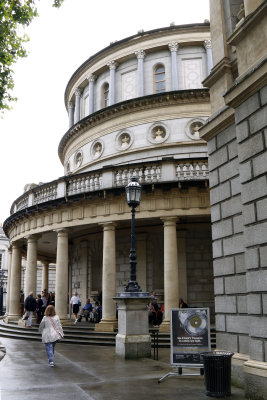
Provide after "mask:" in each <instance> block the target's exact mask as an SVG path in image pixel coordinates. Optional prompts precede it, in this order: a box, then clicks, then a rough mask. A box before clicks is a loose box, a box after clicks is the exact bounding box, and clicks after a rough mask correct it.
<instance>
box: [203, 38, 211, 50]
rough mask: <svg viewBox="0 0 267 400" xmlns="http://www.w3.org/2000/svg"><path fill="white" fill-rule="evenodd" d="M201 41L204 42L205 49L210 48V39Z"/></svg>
mask: <svg viewBox="0 0 267 400" xmlns="http://www.w3.org/2000/svg"><path fill="white" fill-rule="evenodd" d="M203 43H204V47H205V49H211V40H210V39H207V40H204V42H203Z"/></svg>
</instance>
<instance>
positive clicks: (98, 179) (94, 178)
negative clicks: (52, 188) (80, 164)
mask: <svg viewBox="0 0 267 400" xmlns="http://www.w3.org/2000/svg"><path fill="white" fill-rule="evenodd" d="M102 188H103V185H102V174H93V173H90V174H88V175H86V176H82V177H81V176H79V177H73V178H70V179H69V180H68V188H67V195H68V196H73V195H75V194H79V193H86V192H93V191H95V190H100V189H102Z"/></svg>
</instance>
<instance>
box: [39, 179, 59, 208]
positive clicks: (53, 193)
mask: <svg viewBox="0 0 267 400" xmlns="http://www.w3.org/2000/svg"><path fill="white" fill-rule="evenodd" d="M56 198H57V183H55V184H52V185H47V186H45V187H43V186H42V187H41V188H40V189H39V190H36V191H34V193H33V204H34V205H36V204H40V203H45V202H46V201H50V200H55V199H56Z"/></svg>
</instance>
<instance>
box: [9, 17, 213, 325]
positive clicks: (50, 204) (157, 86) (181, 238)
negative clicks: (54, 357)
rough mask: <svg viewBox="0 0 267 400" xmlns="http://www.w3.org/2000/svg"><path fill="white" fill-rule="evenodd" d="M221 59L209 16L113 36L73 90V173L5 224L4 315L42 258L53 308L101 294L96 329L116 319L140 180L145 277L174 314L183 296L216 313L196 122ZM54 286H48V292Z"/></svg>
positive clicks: (206, 107) (66, 139) (67, 157)
mask: <svg viewBox="0 0 267 400" xmlns="http://www.w3.org/2000/svg"><path fill="white" fill-rule="evenodd" d="M211 67H212V61H211V46H210V34H209V24H208V23H203V24H192V25H183V26H170V27H168V28H162V29H158V30H153V31H149V32H143V31H140V32H138V34H137V35H134V36H132V37H129V38H126V39H123V40H121V41H118V42H114V43H112V44H110V46H108V47H107V48H105V49H103V50H101V51H99V52H98V53H97V54H95V55H93V56H92V57H90V58H89V59H88V60H87V61H85V62H84V63H83V64H82V65H81V66H80V67H79V68H78V69H77V71H75V73H74V74H73V75H72V77H71V79H70V81H69V82H68V84H67V88H66V91H65V104H66V108H67V111H68V116H69V129H68V131H67V132H66V133H65V134H64V136H63V137H62V139H61V141H60V143H59V148H58V154H59V158H60V160H61V162H62V164H63V166H64V176H63V177H62V178H59V179H57V180H55V181H53V182H49V183H46V184H43V185H39V186H36V187H31V188H27V189H29V190H27V191H26V192H25V193H23V194H22V196H20V197H19V198H18V199H16V200H15V201H14V203H13V204H12V207H11V215H10V217H9V218H8V219H7V220H6V221H5V224H4V229H5V232H6V234H7V235H8V237H9V238H10V241H11V249H10V250H11V257H10V265H9V272H8V273H9V281H8V295H7V314H6V320H8V321H9V320H15V319H18V318H19V293H20V289H21V287H20V282H21V257H22V256H25V257H26V259H27V262H26V273H25V288H24V289H25V290H24V291H25V293H28V292H29V291H31V290H32V291H33V292H36V266H37V261H38V260H39V261H42V263H43V284H44V285H45V284H46V282H48V265H49V263H56V282H55V291H56V308H57V312H58V314H59V315H60V318H61V320H62V321H63V322H64V321H67V320H68V307H67V305H68V303H69V297H70V296H71V294H72V292H73V291H74V290H75V291H76V290H77V291H78V293H79V294H80V296H81V299H82V302H83V303H84V302H85V299H86V298H87V297H93V296H94V295H95V294H96V293H97V292H100V291H102V306H103V317H102V321H101V322H100V324H98V326H97V329H98V330H103V331H108V330H113V329H114V327H115V326H116V306H115V304H114V302H113V300H112V298H113V297H114V296H115V294H116V292H119V291H123V290H124V288H125V286H126V284H127V282H128V279H129V275H130V272H129V258H128V257H129V248H130V219H131V216H130V209H129V207H128V206H127V203H126V199H125V191H124V187H125V186H126V185H127V183H128V182H129V179H130V177H131V176H132V175H133V174H135V175H136V176H137V178H138V180H139V182H140V183H141V185H142V188H143V192H142V201H141V204H140V206H139V207H138V208H137V212H136V248H137V262H138V263H137V281H138V283H139V285H140V286H141V288H142V289H143V291H152V290H155V291H156V292H157V294H158V296H159V300H160V302H161V303H163V302H164V303H165V310H166V311H165V319H164V321H163V324H162V326H161V329H162V330H164V329H165V330H168V329H169V322H170V316H169V310H170V308H174V307H177V304H178V298H179V297H183V298H184V299H185V300H187V302H188V303H189V305H190V306H193V307H194V306H207V307H210V309H211V312H212V313H213V306H214V294H213V278H212V254H211V229H210V207H209V184H208V182H209V171H208V162H207V148H206V142H205V141H204V140H202V139H201V138H200V136H199V128H200V127H201V126H202V125H204V123H205V121H206V120H207V119H208V117H209V115H210V101H209V92H208V89H207V88H205V87H203V85H202V81H203V80H204V79H205V78H206V77H207V76H208V74H209V73H210V70H211ZM48 290H49V288H48Z"/></svg>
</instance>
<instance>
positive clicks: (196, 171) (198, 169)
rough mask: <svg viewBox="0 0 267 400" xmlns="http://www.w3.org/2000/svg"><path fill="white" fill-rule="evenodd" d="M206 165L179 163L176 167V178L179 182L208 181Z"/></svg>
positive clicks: (203, 163)
mask: <svg viewBox="0 0 267 400" xmlns="http://www.w3.org/2000/svg"><path fill="white" fill-rule="evenodd" d="M208 175H209V171H208V163H207V161H203V162H185V163H179V164H178V165H177V167H176V176H177V178H178V180H179V181H186V180H201V179H204V180H205V179H208Z"/></svg>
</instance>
